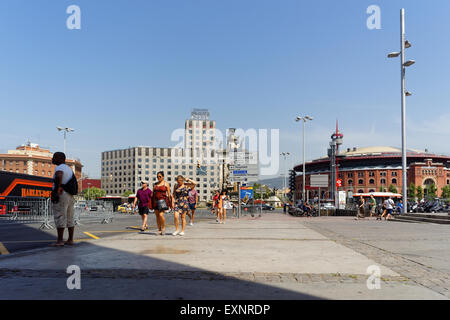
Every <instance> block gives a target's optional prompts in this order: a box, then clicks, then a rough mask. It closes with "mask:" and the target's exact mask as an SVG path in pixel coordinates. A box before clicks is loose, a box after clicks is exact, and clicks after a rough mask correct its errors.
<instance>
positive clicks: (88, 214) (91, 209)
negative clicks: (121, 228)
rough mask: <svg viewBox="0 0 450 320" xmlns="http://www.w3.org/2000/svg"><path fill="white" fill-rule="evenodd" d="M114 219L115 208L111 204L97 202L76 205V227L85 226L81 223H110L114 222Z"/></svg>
mask: <svg viewBox="0 0 450 320" xmlns="http://www.w3.org/2000/svg"><path fill="white" fill-rule="evenodd" d="M113 217H114V208H113V204H112V203H111V202H108V201H98V200H95V201H87V202H83V203H82V204H75V212H74V220H75V225H83V224H82V223H81V221H89V222H95V221H100V223H102V224H105V223H110V222H112V221H113Z"/></svg>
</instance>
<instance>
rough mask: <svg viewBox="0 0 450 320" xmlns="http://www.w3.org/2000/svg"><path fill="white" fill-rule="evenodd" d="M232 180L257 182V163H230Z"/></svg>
mask: <svg viewBox="0 0 450 320" xmlns="http://www.w3.org/2000/svg"><path fill="white" fill-rule="evenodd" d="M229 169H230V181H231V182H246V183H247V182H255V181H258V174H259V168H258V165H257V164H239V165H236V164H234V165H230V167H229Z"/></svg>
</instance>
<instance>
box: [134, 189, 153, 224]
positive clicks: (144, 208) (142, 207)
mask: <svg viewBox="0 0 450 320" xmlns="http://www.w3.org/2000/svg"><path fill="white" fill-rule="evenodd" d="M141 185H142V187H141V188H140V189H139V190H138V191H137V192H136V198H135V199H134V203H133V211H134V208H135V207H136V203H138V201H139V203H138V210H139V214H140V215H141V218H142V228H141V231H145V230H148V225H147V217H148V212H149V208H151V206H152V201H151V199H152V190H150V189H149V187H148V182H147V181H141Z"/></svg>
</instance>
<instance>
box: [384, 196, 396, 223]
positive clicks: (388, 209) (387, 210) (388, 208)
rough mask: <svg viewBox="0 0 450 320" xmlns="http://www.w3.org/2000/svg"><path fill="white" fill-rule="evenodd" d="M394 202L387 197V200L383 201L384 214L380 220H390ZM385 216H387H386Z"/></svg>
mask: <svg viewBox="0 0 450 320" xmlns="http://www.w3.org/2000/svg"><path fill="white" fill-rule="evenodd" d="M394 204H395V203H394V200H392V199H391V197H389V198H388V199H386V200H384V212H383V214H382V215H381V217H382V218H384V219H385V220H390V219H392V212H393V211H394ZM386 214H387V216H386Z"/></svg>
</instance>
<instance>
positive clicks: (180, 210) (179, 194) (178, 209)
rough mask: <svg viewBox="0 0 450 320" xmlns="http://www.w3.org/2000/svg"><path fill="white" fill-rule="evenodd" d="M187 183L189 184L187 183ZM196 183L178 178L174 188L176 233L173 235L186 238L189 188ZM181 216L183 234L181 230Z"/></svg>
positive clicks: (173, 205)
mask: <svg viewBox="0 0 450 320" xmlns="http://www.w3.org/2000/svg"><path fill="white" fill-rule="evenodd" d="M185 182H187V183H185ZM195 185H196V183H195V182H194V181H192V180H191V179H184V177H183V176H178V177H177V184H176V185H175V186H174V187H173V197H172V207H173V208H174V223H175V232H174V233H172V235H174V236H176V235H178V234H179V235H180V236H184V228H185V227H186V214H187V213H188V212H189V188H190V187H192V186H194V187H195ZM180 215H181V232H180V229H179V224H180Z"/></svg>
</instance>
